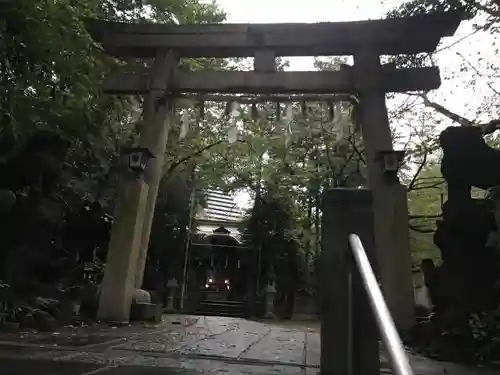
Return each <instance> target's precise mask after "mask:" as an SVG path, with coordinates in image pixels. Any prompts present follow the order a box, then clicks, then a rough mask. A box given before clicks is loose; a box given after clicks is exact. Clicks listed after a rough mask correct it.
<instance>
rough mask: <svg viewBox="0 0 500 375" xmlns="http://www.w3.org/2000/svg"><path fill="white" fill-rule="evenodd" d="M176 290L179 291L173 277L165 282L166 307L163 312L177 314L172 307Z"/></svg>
mask: <svg viewBox="0 0 500 375" xmlns="http://www.w3.org/2000/svg"><path fill="white" fill-rule="evenodd" d="M177 289H179V283H178V282H177V279H176V278H175V277H173V278H171V279H170V280H168V281H167V301H166V302H167V303H166V305H167V306H166V308H165V311H167V312H177V310H176V309H175V307H174V301H175V292H176V290H177Z"/></svg>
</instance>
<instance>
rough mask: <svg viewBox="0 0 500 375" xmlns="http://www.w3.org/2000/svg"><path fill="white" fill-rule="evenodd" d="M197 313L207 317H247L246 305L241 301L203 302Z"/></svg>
mask: <svg viewBox="0 0 500 375" xmlns="http://www.w3.org/2000/svg"><path fill="white" fill-rule="evenodd" d="M196 313H197V314H199V315H206V316H228V317H246V316H247V315H248V314H247V313H246V309H245V304H244V303H243V302H239V301H202V302H200V304H199V306H198V308H197V309H196Z"/></svg>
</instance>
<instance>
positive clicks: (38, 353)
mask: <svg viewBox="0 0 500 375" xmlns="http://www.w3.org/2000/svg"><path fill="white" fill-rule="evenodd" d="M319 351H320V338H319V332H318V325H317V324H312V325H311V324H304V325H300V324H297V323H287V324H284V325H280V324H276V323H275V322H273V323H265V322H256V321H248V320H243V319H232V318H217V317H199V318H192V317H185V316H172V315H170V316H165V319H164V322H163V323H162V324H161V325H157V326H150V327H145V326H142V325H132V326H125V327H109V326H103V325H101V326H96V327H92V328H86V329H66V330H62V331H61V332H57V333H52V334H41V333H39V334H32V333H21V334H0V375H28V374H29V375H31V374H36V375H66V374H75V375H90V374H101V373H102V374H104V375H115V374H116V375H117V374H118V372H119V373H120V374H125V375H127V374H130V375H135V374H142V375H156V374H163V375H169V374H215V373H217V374H220V373H228V374H258V375H260V374H262V375H263V374H266V375H267V374H271V375H274V374H287V375H288V374H291V375H295V374H297V375H298V374H301V375H316V374H317V373H318V371H319ZM382 357H383V355H382ZM411 361H412V365H413V368H414V371H415V373H416V374H418V375H437V374H444V373H450V374H456V375H486V374H489V375H493V374H494V373H493V372H492V371H487V370H480V369H466V368H463V367H461V366H456V365H451V364H441V363H437V362H434V361H431V360H428V359H426V358H423V357H418V356H411ZM382 372H389V370H388V366H387V364H386V361H385V360H383V369H382ZM497 375H499V374H497Z"/></svg>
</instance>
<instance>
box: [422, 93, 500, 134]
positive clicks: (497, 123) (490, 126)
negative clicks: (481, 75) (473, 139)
mask: <svg viewBox="0 0 500 375" xmlns="http://www.w3.org/2000/svg"><path fill="white" fill-rule="evenodd" d="M420 97H421V98H422V99H423V101H424V105H425V106H426V107H429V108H433V109H434V110H436V111H437V112H439V113H441V114H442V115H444V116H446V117H448V118H449V119H450V120H452V121H455V122H456V123H458V124H460V125H461V126H477V127H480V128H481V130H482V132H483V134H485V135H486V134H491V133H493V132H495V131H496V130H498V129H499V128H500V119H495V120H491V121H489V122H487V123H483V124H479V123H476V122H473V121H470V120H469V119H467V118H465V117H463V116H460V115H458V114H456V113H454V112H452V111H450V110H449V109H446V108H445V107H443V106H442V105H441V104H439V103H436V102H434V101H432V100H430V99H429V98H428V97H427V95H425V94H420Z"/></svg>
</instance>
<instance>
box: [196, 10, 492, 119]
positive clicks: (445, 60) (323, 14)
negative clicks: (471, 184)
mask: <svg viewBox="0 0 500 375" xmlns="http://www.w3.org/2000/svg"><path fill="white" fill-rule="evenodd" d="M201 1H205V0H201ZM206 1H207V2H211V0H206ZM216 1H217V3H218V4H219V5H220V6H221V7H222V8H223V9H224V10H225V11H226V13H227V14H228V19H227V22H231V23H282V22H328V21H332V22H335V21H357V20H364V19H377V18H383V17H384V15H385V14H386V12H387V11H388V10H390V9H393V8H394V7H396V6H397V5H398V4H400V3H401V2H402V0H307V1H298V0H296V1H292V0H216ZM473 31H474V30H473V27H472V22H463V23H462V25H461V26H460V28H459V29H458V31H457V33H456V34H455V36H454V37H451V38H445V39H444V40H443V41H442V44H441V45H440V47H439V48H438V50H441V52H439V53H438V54H437V64H438V66H439V67H440V69H441V77H442V81H443V83H442V85H441V87H440V88H439V89H438V90H435V91H434V92H432V93H431V95H430V96H431V98H433V99H435V100H436V101H438V102H439V103H441V104H443V105H445V106H446V107H447V108H449V109H451V110H452V111H454V112H456V113H458V114H460V115H463V116H467V117H468V118H470V119H475V118H477V115H476V114H477V113H478V112H479V111H480V110H481V105H482V104H484V101H485V98H489V97H491V95H492V90H491V88H489V87H488V84H487V80H485V79H481V78H480V77H478V76H477V74H475V73H474V71H473V70H471V69H469V71H468V72H463V71H461V64H463V61H464V60H463V59H462V58H461V57H459V56H458V54H460V55H462V56H464V57H465V58H466V59H467V61H468V62H469V63H471V64H472V65H473V66H476V67H478V68H479V69H481V71H482V72H483V71H484V72H485V74H487V73H488V71H487V65H488V64H489V63H494V64H495V65H496V66H498V64H499V61H498V56H497V55H496V54H495V53H494V50H495V47H493V46H494V43H493V42H494V39H493V37H492V36H491V34H489V33H484V32H480V33H474V32H473ZM450 46H451V47H450ZM478 52H481V56H482V57H483V58H485V59H483V60H479V57H480V56H479V55H478ZM289 60H290V62H291V67H290V70H313V65H312V62H313V58H296V57H295V58H289ZM498 89H499V91H500V88H498ZM392 104H393V103H392ZM388 106H389V107H391V103H390V102H389V103H388ZM495 116H497V114H490V117H495ZM434 117H435V116H434ZM488 119H489V118H488V116H484V115H483V116H482V118H481V120H483V121H484V120H488ZM409 121H411V120H409ZM431 121H432V119H431ZM451 124H452V123H451V122H449V121H446V120H445V121H444V122H443V123H441V124H440V125H438V126H440V127H444V126H448V125H451Z"/></svg>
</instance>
